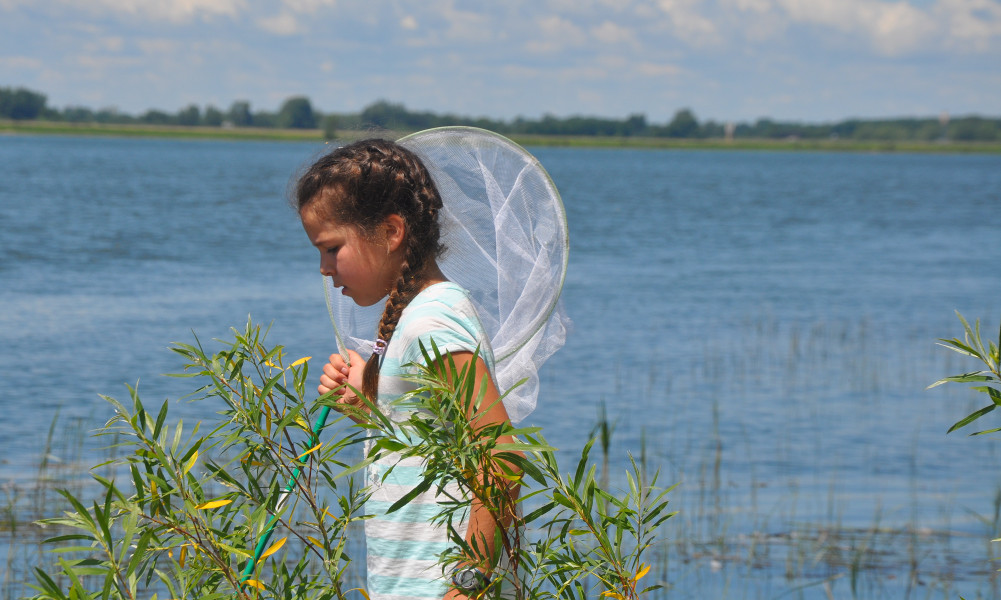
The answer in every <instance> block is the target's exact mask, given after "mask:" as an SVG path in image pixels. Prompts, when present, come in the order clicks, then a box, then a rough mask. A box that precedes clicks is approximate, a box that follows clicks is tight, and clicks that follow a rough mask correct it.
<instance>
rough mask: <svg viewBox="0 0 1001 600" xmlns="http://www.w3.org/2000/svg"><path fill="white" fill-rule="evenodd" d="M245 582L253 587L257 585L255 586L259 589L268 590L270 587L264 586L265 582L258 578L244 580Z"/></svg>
mask: <svg viewBox="0 0 1001 600" xmlns="http://www.w3.org/2000/svg"><path fill="white" fill-rule="evenodd" d="M243 583H244V584H245V585H250V586H253V587H255V588H257V589H259V590H266V589H268V588H266V587H264V584H263V583H261V582H260V581H257V580H256V579H248V580H246V581H244V582H243Z"/></svg>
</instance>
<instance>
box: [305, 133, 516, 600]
mask: <svg viewBox="0 0 1001 600" xmlns="http://www.w3.org/2000/svg"><path fill="white" fill-rule="evenodd" d="M295 203H296V208H297V210H298V212H299V217H300V219H301V220H302V225H303V228H304V229H305V230H306V235H307V236H308V237H309V240H310V242H311V243H312V244H313V246H315V247H316V248H317V249H318V250H319V251H320V271H321V273H322V274H323V275H324V276H326V277H330V278H332V280H333V283H334V286H335V287H337V288H339V289H340V291H341V293H342V294H344V295H345V296H348V297H349V298H351V300H353V301H354V302H355V303H357V304H358V305H360V306H371V305H374V304H376V303H377V302H379V301H380V300H381V299H382V298H385V297H387V296H388V300H387V301H386V305H385V310H384V311H383V314H382V318H381V320H380V321H379V325H378V331H377V332H375V333H376V334H377V338H378V339H377V341H376V345H375V352H374V353H373V355H372V357H371V358H369V360H368V361H365V360H364V359H362V357H361V356H359V355H358V354H357V353H355V352H354V351H348V356H346V357H345V356H342V355H340V354H333V355H331V356H330V359H329V362H328V363H327V364H326V365H324V368H323V375H322V376H321V377H320V385H319V387H318V391H319V392H320V394H327V393H330V392H333V393H334V394H335V395H336V396H337V397H338V402H339V403H341V404H344V405H351V406H355V407H358V408H362V409H363V408H364V403H362V402H361V400H360V399H359V398H358V397H357V396H356V395H355V394H354V393H352V392H351V391H350V390H349V389H347V388H346V387H344V385H345V384H350V386H352V387H353V388H355V389H360V390H362V392H363V393H364V395H365V396H366V397H367V398H370V399H377V402H378V406H379V408H380V410H383V411H384V412H386V413H387V414H392V410H393V409H392V405H393V402H394V400H396V399H398V398H399V397H400V396H401V395H403V394H405V393H406V392H407V391H409V390H412V389H413V384H412V383H409V382H408V381H407V380H406V379H405V378H404V377H405V376H406V375H407V373H406V370H405V366H406V365H408V364H410V363H419V362H422V354H421V351H420V345H421V344H423V345H424V346H425V347H426V348H428V349H430V348H431V340H434V343H435V344H436V345H437V347H438V348H439V349H440V351H441V352H442V354H446V353H447V354H450V355H451V359H452V360H453V361H454V362H455V364H456V367H457V368H458V369H462V368H463V367H465V366H471V367H472V368H474V369H475V371H476V375H477V377H476V381H477V382H481V383H479V384H478V388H479V387H480V386H485V389H483V390H480V389H477V390H475V391H476V393H479V392H480V391H482V392H483V393H484V394H485V395H484V400H483V402H482V403H481V404H480V406H482V407H484V408H483V409H482V410H481V411H480V412H479V413H478V414H475V415H470V417H471V418H473V419H474V422H475V423H476V425H477V426H487V425H491V424H496V423H502V422H506V421H507V420H508V415H507V413H506V411H505V408H504V405H503V404H502V403H501V402H499V401H498V398H499V393H498V390H497V388H496V385H495V383H494V382H495V380H496V378H495V377H494V375H493V360H494V359H493V354H492V352H491V349H490V344H489V339H488V338H487V335H486V334H485V332H484V330H483V326H482V324H481V323H480V320H479V317H478V316H477V314H476V310H475V308H474V307H473V304H472V302H471V300H470V298H469V296H468V294H467V292H466V291H465V290H463V289H462V288H461V287H460V286H458V285H456V284H454V283H452V282H449V281H447V280H446V278H445V277H444V275H443V274H442V272H441V269H440V268H439V266H438V263H437V260H436V259H437V257H438V256H439V254H440V253H441V251H442V247H441V244H440V243H439V236H440V229H439V225H438V212H439V210H441V208H442V201H441V197H440V195H439V193H438V190H437V189H436V187H435V184H434V181H433V180H432V179H431V176H430V175H429V173H428V171H427V169H426V168H425V166H424V164H422V162H421V161H420V159H419V158H418V157H417V156H416V155H415V154H413V153H412V152H410V151H409V150H407V149H406V148H403V147H402V146H400V145H398V144H395V143H393V142H389V141H384V140H363V141H360V142H356V143H354V144H351V145H349V146H344V147H341V148H338V149H336V150H334V151H333V152H331V153H330V154H328V155H326V156H324V157H322V158H320V159H319V160H318V161H316V163H314V164H313V165H312V166H311V167H310V168H309V169H308V170H307V171H306V172H305V173H304V174H303V175H302V176H301V177H300V178H299V180H298V182H297V184H296V187H295ZM477 350H478V354H475V353H476V351H477ZM355 414H357V413H355ZM392 417H393V419H394V420H403V419H405V418H406V415H405V414H399V411H397V413H396V414H392ZM500 441H501V443H510V442H511V441H512V440H511V439H510V437H508V438H506V439H505V438H501V440H500ZM394 465H395V467H394V468H393V469H392V471H390V472H389V475H388V477H387V476H385V475H386V472H387V470H388V469H389V468H390V467H393V466H394ZM367 477H368V484H369V486H370V490H371V492H372V495H371V496H370V498H369V500H368V502H367V504H366V512H367V513H369V514H373V515H376V516H375V517H374V518H372V519H369V520H367V521H366V522H365V536H366V542H367V547H368V561H367V564H368V592H369V594H370V596H371V598H373V599H378V598H382V599H385V600H406V599H411V598H413V599H417V598H434V599H436V600H440V599H442V598H447V599H453V598H466V597H473V596H476V595H477V592H479V591H482V590H483V589H485V588H486V587H487V585H488V584H489V582H490V575H491V574H490V573H489V571H488V568H487V567H486V565H489V564H492V562H493V560H492V559H493V557H494V552H495V551H496V550H499V549H496V550H495V549H494V548H493V547H492V546H493V540H494V538H495V536H494V533H495V530H496V527H498V526H504V525H506V523H505V524H498V523H496V521H495V519H494V518H493V517H492V516H491V514H490V511H489V510H488V509H487V507H484V506H480V505H478V504H477V503H475V502H474V503H473V504H472V506H471V507H470V513H469V519H468V521H467V522H465V523H462V524H460V525H459V526H458V527H457V530H458V531H459V532H460V533H462V534H463V535H464V536H465V539H466V541H467V542H469V543H470V545H471V546H473V545H479V546H480V547H484V546H485V547H486V551H487V554H488V556H487V557H479V558H477V557H469V561H468V562H467V563H466V564H462V565H457V566H455V568H454V569H452V570H446V572H445V573H443V572H442V568H441V567H440V566H439V564H438V555H439V554H440V553H441V552H443V551H444V550H446V548H447V547H448V546H449V545H450V544H449V543H448V539H447V533H446V532H445V531H444V529H443V528H435V527H432V526H431V525H430V524H429V523H428V522H429V518H430V517H431V516H433V515H435V514H437V513H438V508H437V503H436V496H435V490H434V489H433V488H432V489H431V490H429V491H427V492H425V493H423V494H421V495H419V496H417V497H416V498H415V499H413V500H412V501H411V502H409V503H408V504H406V505H405V506H404V507H403V508H402V509H400V510H398V511H396V512H393V513H391V514H388V515H387V514H385V512H386V509H387V508H388V507H390V506H391V505H392V504H393V503H394V502H396V501H397V500H398V499H400V498H402V497H403V496H404V495H406V494H407V492H408V491H410V490H411V489H413V487H414V486H415V485H416V484H417V483H418V482H420V481H421V463H420V461H419V460H416V461H414V460H410V459H407V460H405V461H402V462H393V461H390V460H388V459H382V460H381V462H380V461H377V462H375V463H373V464H372V465H371V466H370V467H369V469H368V473H367ZM452 493H455V490H453V491H452ZM510 493H511V494H512V495H514V494H517V490H516V489H512V490H511V491H510ZM463 532H464V533H463ZM474 540H475V544H474V543H473V542H474ZM495 583H496V582H495ZM460 588H461V589H460ZM467 594H468V596H467Z"/></svg>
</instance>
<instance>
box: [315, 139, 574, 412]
mask: <svg viewBox="0 0 1001 600" xmlns="http://www.w3.org/2000/svg"><path fill="white" fill-rule="evenodd" d="M399 143H400V144H401V145H402V146H404V147H406V148H408V149H409V150H411V151H413V152H414V153H415V154H417V155H418V156H419V157H420V158H421V160H422V161H423V162H424V164H425V165H426V166H427V168H428V170H429V171H430V173H431V177H432V178H433V179H434V181H435V184H436V185H437V187H438V191H439V192H440V193H441V197H442V202H443V204H444V207H443V209H442V211H441V212H440V213H439V220H440V225H441V241H442V243H443V244H444V246H445V252H444V254H443V255H442V256H441V257H440V258H439V262H438V264H439V266H440V267H441V270H442V272H443V273H444V275H445V276H446V277H447V278H448V279H449V280H451V281H454V282H455V283H457V284H459V285H461V286H462V287H464V288H465V289H467V290H468V291H469V293H470V295H471V296H472V299H473V302H474V304H475V305H476V309H477V311H478V313H479V315H480V319H481V321H482V322H483V326H484V328H485V329H486V333H487V335H488V337H489V338H490V343H491V346H492V347H493V350H494V358H495V375H496V378H497V386H498V388H499V389H500V390H501V391H502V392H503V391H507V390H511V391H510V393H509V394H508V396H507V397H506V398H505V399H504V405H505V408H506V409H507V412H508V416H509V418H510V419H511V421H512V422H513V423H517V422H519V421H521V420H522V419H524V418H525V417H526V416H528V414H529V413H531V412H532V411H533V410H534V409H535V406H536V402H537V398H538V393H539V374H538V372H539V367H541V366H542V364H543V363H544V362H545V361H546V359H548V358H549V357H550V356H552V354H553V353H554V352H556V351H557V350H559V349H560V348H561V347H562V346H563V344H564V342H565V340H566V334H567V331H568V327H569V325H570V321H569V319H568V317H567V315H566V311H565V309H564V307H563V305H562V302H561V301H560V292H561V291H562V289H563V282H564V280H565V278H566V269H567V257H568V251H569V238H568V233H567V224H566V213H565V211H564V209H563V202H562V200H561V199H560V195H559V192H558V191H557V190H556V186H555V185H554V184H553V181H552V179H551V178H550V177H549V174H548V173H546V171H545V169H544V168H543V167H542V165H541V164H539V161H538V160H536V158H535V157H534V156H532V155H531V154H529V153H528V151H526V150H525V149H524V148H522V147H521V146H519V145H517V144H515V143H514V142H512V141H511V140H508V139H507V138H505V137H503V136H500V135H498V134H495V133H492V132H489V131H486V130H482V129H476V128H470V127H443V128H438V129H429V130H427V131H421V132H418V133H415V134H412V135H409V136H407V137H404V138H402V139H401V140H399ZM324 281H325V292H326V297H327V305H328V308H329V309H330V313H331V319H332V320H333V322H334V327H335V330H336V331H337V334H338V344H339V345H340V346H341V350H342V351H343V350H344V349H346V348H351V349H354V350H356V351H358V352H359V353H361V354H362V355H367V354H369V353H371V349H372V342H371V341H370V340H368V338H370V337H371V336H372V335H373V334H374V332H375V330H376V327H377V325H378V322H379V318H380V317H381V315H382V310H383V304H384V303H377V304H375V305H374V306H371V307H359V306H357V305H355V304H354V302H352V301H351V300H350V299H348V298H345V297H344V296H342V295H341V294H339V293H338V292H337V290H335V289H333V287H332V282H331V280H330V279H329V278H324ZM520 381H524V383H522V384H521V385H519V386H517V387H515V386H516V384H518V383H519V382H520ZM512 388H513V389H512Z"/></svg>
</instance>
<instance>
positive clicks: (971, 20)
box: [935, 0, 1001, 52]
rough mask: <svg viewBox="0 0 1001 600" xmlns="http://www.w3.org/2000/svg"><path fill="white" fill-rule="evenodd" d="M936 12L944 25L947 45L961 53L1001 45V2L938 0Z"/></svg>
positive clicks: (979, 50)
mask: <svg viewBox="0 0 1001 600" xmlns="http://www.w3.org/2000/svg"><path fill="white" fill-rule="evenodd" d="M935 13H936V15H938V16H939V17H940V18H941V20H942V21H944V22H945V23H946V24H947V25H946V27H947V35H948V37H947V44H948V46H949V47H950V48H951V49H955V50H959V51H962V52H984V51H989V50H990V49H991V48H992V47H994V48H997V46H999V45H1001V43H999V42H1001V3H998V2H996V1H993V0H939V2H938V4H937V5H936V6H935Z"/></svg>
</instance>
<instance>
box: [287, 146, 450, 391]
mask: <svg viewBox="0 0 1001 600" xmlns="http://www.w3.org/2000/svg"><path fill="white" fill-rule="evenodd" d="M293 204H294V206H295V207H296V209H297V210H298V211H299V213H300V215H301V214H302V211H303V210H305V209H306V208H307V207H309V208H310V209H311V210H321V211H322V212H321V213H320V214H322V215H323V216H324V217H325V218H329V219H331V220H333V221H335V222H338V223H341V224H346V225H353V226H355V227H357V228H358V229H359V231H360V232H361V233H362V234H364V235H369V236H372V235H374V234H375V231H376V230H377V227H378V226H379V225H380V224H381V223H383V222H384V221H385V219H386V218H387V217H388V216H389V215H392V214H396V215H399V216H400V217H401V218H402V219H403V222H404V226H405V236H404V243H405V244H406V252H405V254H404V258H403V262H402V264H401V269H400V274H399V277H398V278H397V281H396V285H395V286H394V287H393V289H392V290H391V291H390V294H389V298H388V299H387V300H386V307H385V309H384V310H383V313H382V318H381V319H380V320H379V326H378V330H377V332H376V333H377V336H378V339H381V340H384V341H385V342H386V343H389V341H390V340H391V339H392V337H393V334H394V333H395V331H396V326H397V324H398V323H399V321H400V317H401V316H402V314H403V310H404V309H405V308H406V307H407V305H408V304H410V302H411V300H413V299H414V297H415V296H416V295H417V294H418V293H419V292H420V290H421V289H422V288H423V287H424V284H425V281H424V280H423V279H421V278H422V277H423V276H424V274H425V273H426V272H427V269H428V267H429V266H430V265H431V264H432V263H433V261H434V259H435V258H436V257H437V256H438V255H439V254H440V253H441V251H442V247H441V244H440V242H439V238H440V228H439V225H438V212H439V211H440V209H441V207H442V202H441V196H440V195H439V193H438V189H437V187H436V186H435V184H434V180H433V179H432V178H431V174H430V173H429V172H428V170H427V168H426V167H425V166H424V164H423V163H422V162H421V160H420V158H418V157H417V155H415V154H414V153H413V152H411V151H410V150H407V149H406V148H404V147H402V146H400V145H398V144H395V143H393V142H389V141H386V140H378V139H372V140H362V141H359V142H355V143H354V144H350V145H348V146H344V147H341V148H337V149H336V150H334V151H333V152H331V153H330V154H328V155H326V156H324V157H322V158H320V159H319V160H317V161H316V162H315V163H314V164H313V165H312V166H311V167H310V168H309V169H307V170H306V172H304V173H303V174H302V175H301V176H300V177H299V180H298V182H297V184H296V187H295V198H294V200H293ZM378 363H379V361H378V360H369V361H368V363H367V364H366V365H365V371H364V375H363V383H362V392H363V393H364V394H365V396H366V397H368V398H369V399H370V400H373V401H374V400H375V399H376V397H377V394H378V387H379V364H378Z"/></svg>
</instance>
